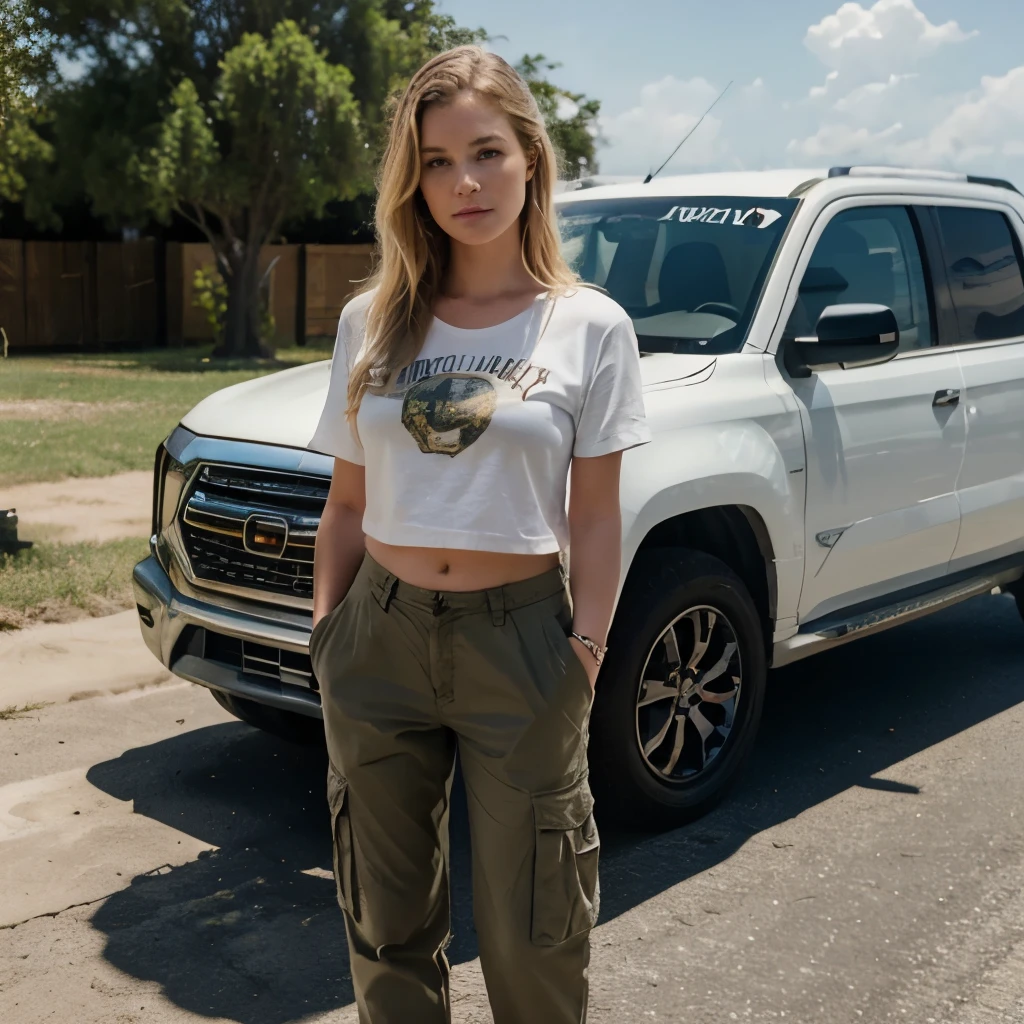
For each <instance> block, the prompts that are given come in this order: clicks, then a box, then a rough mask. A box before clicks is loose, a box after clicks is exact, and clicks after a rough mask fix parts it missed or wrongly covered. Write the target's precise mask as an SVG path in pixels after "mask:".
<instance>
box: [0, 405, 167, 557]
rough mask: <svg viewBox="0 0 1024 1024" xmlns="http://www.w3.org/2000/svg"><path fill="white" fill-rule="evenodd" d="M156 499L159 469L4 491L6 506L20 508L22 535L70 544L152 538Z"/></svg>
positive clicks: (3, 505)
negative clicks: (153, 471)
mask: <svg viewBox="0 0 1024 1024" xmlns="http://www.w3.org/2000/svg"><path fill="white" fill-rule="evenodd" d="M81 404H87V403H81ZM2 405H3V403H0V407H2ZM103 408H109V405H105V406H103ZM152 501H153V474H152V473H151V472H148V471H146V470H137V471H135V472H132V473H117V474H115V475H114V476H100V477H81V478H79V479H70V480H59V481H57V482H55V483H42V484H15V485H14V486H13V487H5V488H4V489H3V495H2V507H4V508H14V509H17V510H18V536H19V537H20V538H22V539H23V540H37V541H40V540H53V541H60V542H62V543H65V544H67V543H72V542H75V541H99V542H102V541H108V540H121V539H122V538H126V537H148V536H149V532H150V523H151V516H152Z"/></svg>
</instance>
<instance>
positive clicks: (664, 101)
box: [438, 0, 1024, 188]
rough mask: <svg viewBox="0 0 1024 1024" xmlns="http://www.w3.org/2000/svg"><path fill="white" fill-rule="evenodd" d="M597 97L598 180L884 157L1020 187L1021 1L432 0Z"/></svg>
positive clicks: (502, 48)
mask: <svg viewBox="0 0 1024 1024" xmlns="http://www.w3.org/2000/svg"><path fill="white" fill-rule="evenodd" d="M438 6H439V7H440V8H441V9H442V10H444V11H446V12H447V13H449V14H451V15H452V16H453V17H454V18H455V19H456V20H457V21H458V22H459V23H460V24H463V25H467V26H474V27H475V26H477V25H482V26H483V27H484V28H486V29H487V30H488V31H489V32H490V33H492V35H495V36H497V35H504V36H507V37H508V38H507V39H496V40H495V41H494V42H493V43H492V44H491V45H492V49H494V50H496V51H497V52H498V53H500V54H502V55H503V56H505V57H506V58H508V59H509V60H515V59H518V57H520V56H521V55H522V54H523V53H525V52H530V53H538V52H542V53H544V54H546V55H547V56H548V57H550V58H552V59H554V60H558V61H560V62H561V63H562V65H563V66H562V67H561V68H560V69H559V70H558V71H556V72H554V73H553V76H552V77H553V78H554V79H555V80H556V81H557V82H559V84H561V85H563V86H565V87H566V88H569V89H572V90H574V91H578V92H583V93H585V94H587V95H588V96H593V97H596V98H598V99H600V100H601V101H602V115H603V117H602V131H603V133H604V134H605V136H606V137H607V138H608V140H609V145H608V146H606V147H604V148H602V149H601V150H600V151H599V153H598V158H599V161H600V169H601V170H602V171H604V172H606V173H645V172H646V171H648V170H649V169H650V168H651V166H652V165H654V166H657V164H660V163H661V161H662V160H663V159H664V158H665V157H667V156H668V154H669V153H670V152H671V150H672V149H673V147H674V146H675V145H676V143H677V142H678V141H679V139H680V138H681V137H682V136H683V134H685V132H686V130H687V129H688V128H689V127H691V126H692V125H693V123H694V122H695V121H696V119H697V117H699V116H700V114H701V112H702V111H703V110H704V109H705V108H706V107H707V106H708V105H709V104H710V103H711V101H712V100H713V99H714V97H715V95H716V94H717V93H718V92H719V91H720V90H721V89H722V88H724V87H725V85H726V83H727V82H728V81H729V80H730V79H732V80H733V85H732V86H731V88H730V89H729V92H728V93H727V94H726V96H725V97H724V98H723V99H722V101H721V102H720V103H719V104H718V106H717V107H716V108H715V110H714V111H713V112H712V114H711V115H709V117H708V118H707V119H706V120H705V121H704V123H703V124H702V125H701V127H700V128H699V129H698V130H697V132H695V133H694V135H693V137H692V138H691V139H690V141H689V142H688V143H687V144H686V146H684V147H683V149H682V150H680V153H679V155H678V156H677V157H676V158H675V159H674V160H673V161H672V163H670V164H669V165H668V167H667V168H666V171H665V172H663V173H668V172H670V171H673V170H676V171H686V170H704V169H713V168H724V167H729V168H741V167H748V168H760V167H772V166H775V167H777V166H808V167H812V166H822V165H825V166H827V165H829V164H832V163H851V162H886V163H905V164H913V165H918V166H935V167H951V168H955V169H959V170H970V171H972V172H975V173H979V174H985V173H988V174H1000V175H1006V176H1009V177H1011V178H1013V179H1015V180H1016V181H1017V183H1018V185H1019V186H1020V187H1022V188H1024V47H1022V46H1021V39H1022V37H1024V0H976V2H974V3H965V2H963V0H958V2H954V0H877V2H874V3H872V2H864V3H839V2H836V0H832V2H827V0H762V2H755V0H718V2H717V3H708V2H699V3H698V2H694V0H646V2H644V0H632V2H622V0H616V2H611V0H587V2H583V0H505V2H498V0H439V3H438Z"/></svg>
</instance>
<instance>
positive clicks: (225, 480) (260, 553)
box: [179, 464, 330, 598]
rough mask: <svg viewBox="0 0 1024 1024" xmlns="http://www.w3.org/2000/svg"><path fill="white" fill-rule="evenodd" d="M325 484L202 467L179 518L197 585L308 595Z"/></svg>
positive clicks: (240, 468)
mask: <svg viewBox="0 0 1024 1024" xmlns="http://www.w3.org/2000/svg"><path fill="white" fill-rule="evenodd" d="M329 487H330V481H329V480H327V479H325V478H323V477H318V476H307V475H302V474H298V473H286V472H280V471H277V470H263V469H256V468H250V467H243V466H222V465H214V464H203V465H202V466H200V468H199V470H198V472H197V474H196V475H195V477H194V478H193V483H192V486H191V488H190V491H189V494H188V497H187V499H186V501H185V503H184V505H183V506H182V510H181V515H180V519H179V527H180V530H181V539H182V544H183V546H184V550H185V554H186V555H187V556H188V560H189V564H190V566H191V568H192V572H193V574H194V576H195V577H196V579H197V580H199V581H202V580H206V581H209V582H211V583H216V584H219V585H221V586H227V587H231V588H238V589H244V590H261V591H265V592H267V593H268V594H277V595H281V596H288V597H300V598H303V597H306V598H311V597H312V596H313V547H314V544H315V543H316V531H317V527H318V526H319V525H320V515H321V513H322V512H323V508H324V503H325V502H326V501H327V491H328V489H329Z"/></svg>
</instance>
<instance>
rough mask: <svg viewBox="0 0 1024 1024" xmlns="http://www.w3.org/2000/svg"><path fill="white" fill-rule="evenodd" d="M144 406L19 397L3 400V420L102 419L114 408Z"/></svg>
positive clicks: (0, 405) (0, 411)
mask: <svg viewBox="0 0 1024 1024" xmlns="http://www.w3.org/2000/svg"><path fill="white" fill-rule="evenodd" d="M140 408H142V403H141V402H129V401H117V402H72V401H70V400H68V399H64V398H17V399H5V400H3V401H0V420H29V421H33V422H40V421H46V422H49V423H66V422H68V421H69V420H78V421H83V422H84V421H88V420H95V419H99V418H100V417H101V416H106V415H109V414H110V413H112V412H129V411H131V410H133V409H140Z"/></svg>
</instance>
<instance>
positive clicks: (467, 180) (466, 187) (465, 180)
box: [455, 168, 480, 196]
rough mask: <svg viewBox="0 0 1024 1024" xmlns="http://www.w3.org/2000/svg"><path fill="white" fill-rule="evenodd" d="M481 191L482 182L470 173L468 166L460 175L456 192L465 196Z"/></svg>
mask: <svg viewBox="0 0 1024 1024" xmlns="http://www.w3.org/2000/svg"><path fill="white" fill-rule="evenodd" d="M479 191H480V183H479V182H478V181H477V180H476V178H475V177H474V176H473V175H472V174H471V173H470V171H469V169H468V168H467V169H466V170H464V171H463V172H462V173H461V174H460V175H459V180H458V183H457V184H456V186H455V192H456V194H457V195H460V196H465V195H469V194H470V193H472V192H479Z"/></svg>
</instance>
